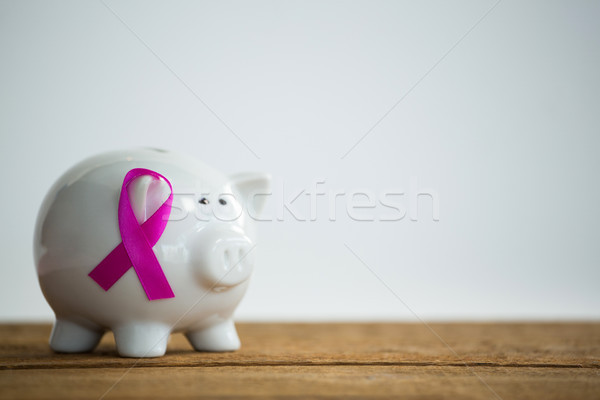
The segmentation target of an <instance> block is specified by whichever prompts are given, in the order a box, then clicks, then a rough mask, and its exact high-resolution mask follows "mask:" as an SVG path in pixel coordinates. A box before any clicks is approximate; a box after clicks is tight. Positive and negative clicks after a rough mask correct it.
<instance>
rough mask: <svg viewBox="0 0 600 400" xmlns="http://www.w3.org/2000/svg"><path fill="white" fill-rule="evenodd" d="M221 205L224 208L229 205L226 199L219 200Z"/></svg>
mask: <svg viewBox="0 0 600 400" xmlns="http://www.w3.org/2000/svg"><path fill="white" fill-rule="evenodd" d="M219 204H220V205H222V206H224V205H225V204H227V202H226V201H225V199H219Z"/></svg>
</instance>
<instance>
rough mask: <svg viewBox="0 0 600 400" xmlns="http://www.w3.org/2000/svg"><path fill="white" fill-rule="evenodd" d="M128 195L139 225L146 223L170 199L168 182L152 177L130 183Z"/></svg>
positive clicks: (145, 176) (141, 178)
mask: <svg viewBox="0 0 600 400" xmlns="http://www.w3.org/2000/svg"><path fill="white" fill-rule="evenodd" d="M127 193H128V194H129V201H130V202H131V208H132V209H133V213H134V214H135V218H136V219H137V222H138V224H140V225H141V224H142V223H144V221H146V220H147V219H148V218H150V217H151V216H152V214H154V213H155V212H156V210H158V209H159V207H160V206H161V205H162V204H163V203H164V202H165V201H166V200H167V199H168V198H169V195H170V194H171V189H170V188H169V185H168V184H167V182H165V181H164V180H162V179H157V178H155V177H153V176H150V175H142V176H140V177H138V178H135V179H134V180H133V181H131V182H129V184H128V185H127Z"/></svg>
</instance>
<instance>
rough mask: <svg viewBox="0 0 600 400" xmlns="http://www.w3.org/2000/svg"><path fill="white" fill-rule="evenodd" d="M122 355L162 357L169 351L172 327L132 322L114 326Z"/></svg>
mask: <svg viewBox="0 0 600 400" xmlns="http://www.w3.org/2000/svg"><path fill="white" fill-rule="evenodd" d="M112 331H113V333H114V335H115V341H116V342H117V351H118V352H119V355H120V356H121V357H136V358H139V357H160V356H162V355H164V354H165V351H167V342H168V341H169V335H170V334H171V329H170V328H169V327H168V326H166V325H163V324H156V323H139V322H138V323H131V324H127V325H121V326H118V327H116V328H113V330H112Z"/></svg>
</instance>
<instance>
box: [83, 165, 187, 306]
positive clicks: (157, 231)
mask: <svg viewBox="0 0 600 400" xmlns="http://www.w3.org/2000/svg"><path fill="white" fill-rule="evenodd" d="M143 175H150V176H152V177H154V178H157V179H161V180H164V181H165V182H166V183H167V184H168V185H169V189H170V191H171V193H170V194H169V197H168V198H167V200H166V201H165V202H164V203H163V204H162V205H161V206H160V207H159V208H158V210H156V212H154V214H152V215H151V216H150V218H148V219H147V220H146V221H145V222H144V223H143V224H142V225H139V224H138V222H137V219H136V218H135V214H134V213H133V209H132V207H131V200H130V198H129V194H128V192H127V185H129V184H130V183H131V182H132V181H133V180H134V179H136V178H138V177H140V176H143ZM172 204H173V187H172V186H171V182H169V180H168V179H167V178H165V177H164V176H162V175H161V174H159V173H158V172H155V171H152V170H149V169H145V168H135V169H132V170H131V171H129V172H128V173H127V174H126V175H125V179H124V180H123V186H122V187H121V195H120V197H119V209H118V218H119V231H120V233H121V240H122V242H121V243H120V244H119V245H118V246H117V247H115V248H114V249H113V250H112V251H111V252H110V253H109V254H108V255H107V256H106V257H105V258H104V259H103V260H102V261H101V262H100V263H99V264H98V265H97V266H96V267H95V268H94V269H93V270H92V272H90V273H89V276H90V277H91V278H92V279H93V280H94V281H96V283H98V284H99V285H100V286H101V287H102V288H103V289H104V290H108V289H110V288H111V287H112V286H113V285H114V284H115V283H116V282H117V281H118V280H119V279H121V277H122V276H123V275H124V274H125V272H127V271H128V270H129V268H131V267H132V266H133V269H134V270H135V272H136V274H137V276H138V279H139V280H140V283H141V284H142V288H143V289H144V292H146V296H148V299H149V300H159V299H168V298H172V297H175V294H174V293H173V290H172V289H171V286H170V285H169V282H168V281H167V277H166V276H165V274H164V272H163V270H162V268H161V266H160V263H159V262H158V259H157V258H156V255H155V254H154V251H153V250H152V247H154V245H155V244H156V242H158V239H160V237H161V235H162V234H163V232H164V230H165V228H166V226H167V221H168V219H169V215H171V205H172Z"/></svg>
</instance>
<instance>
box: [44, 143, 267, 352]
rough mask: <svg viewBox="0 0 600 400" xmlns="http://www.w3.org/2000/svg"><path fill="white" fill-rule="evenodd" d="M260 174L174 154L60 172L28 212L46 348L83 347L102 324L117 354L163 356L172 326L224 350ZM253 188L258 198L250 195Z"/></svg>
mask: <svg viewBox="0 0 600 400" xmlns="http://www.w3.org/2000/svg"><path fill="white" fill-rule="evenodd" d="M268 188H269V177H268V176H267V175H264V174H240V175H235V176H232V177H227V176H225V175H223V174H222V173H220V172H218V171H215V170H213V169H211V168H209V167H207V166H205V165H204V164H202V163H200V162H198V161H196V160H194V159H192V158H190V157H187V156H184V155H181V154H176V153H172V152H168V151H162V150H154V149H139V150H130V151H118V152H111V153H106V154H101V155H99V156H96V157H92V158H89V159H87V160H85V161H83V162H81V163H79V164H77V165H76V166H74V167H73V168H71V169H70V170H69V171H67V172H66V173H65V174H64V175H63V176H62V177H61V178H60V179H59V180H58V181H57V182H56V183H55V184H54V186H53V187H52V188H51V189H50V192H49V193H48V195H47V196H46V198H45V199H44V202H43V204H42V207H41V210H40V213H39V215H38V219H37V223H36V227H35V237H34V255H35V262H36V266H37V272H38V276H39V281H40V286H41V288H42V291H43V292H44V296H45V297H46V299H47V300H48V303H49V304H50V306H51V307H52V309H53V310H54V312H55V314H56V322H55V324H54V328H53V330H52V334H51V337H50V346H51V347H52V349H54V350H55V351H58V352H67V353H71V352H87V351H91V350H93V349H94V348H95V347H96V345H97V344H98V342H99V340H100V338H101V337H102V335H103V334H104V332H105V331H106V330H112V331H113V333H114V336H115V340H116V343H117V350H118V352H119V354H120V355H121V356H126V357H156V356H161V355H163V354H164V353H165V350H166V347H167V341H168V338H169V335H170V333H171V332H184V333H185V334H186V336H187V338H188V339H189V341H190V342H191V344H192V346H193V347H194V348H195V349H196V350H199V351H232V350H236V349H238V348H239V347H240V341H239V338H238V335H237V332H236V330H235V326H234V324H233V321H232V314H233V311H234V309H235V308H236V306H237V305H238V303H239V302H240V300H241V299H242V296H243V295H244V292H245V291H246V288H247V286H248V279H249V277H250V274H251V272H252V268H253V261H252V260H253V250H254V246H255V226H254V222H255V221H254V219H253V218H252V217H254V216H255V215H256V213H258V212H259V211H260V208H261V206H262V204H261V203H262V202H264V200H265V199H266V196H265V194H267V193H268ZM261 194H262V195H261Z"/></svg>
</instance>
